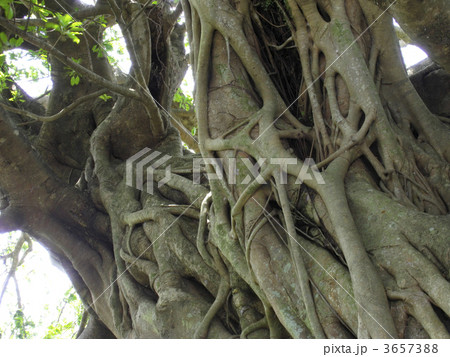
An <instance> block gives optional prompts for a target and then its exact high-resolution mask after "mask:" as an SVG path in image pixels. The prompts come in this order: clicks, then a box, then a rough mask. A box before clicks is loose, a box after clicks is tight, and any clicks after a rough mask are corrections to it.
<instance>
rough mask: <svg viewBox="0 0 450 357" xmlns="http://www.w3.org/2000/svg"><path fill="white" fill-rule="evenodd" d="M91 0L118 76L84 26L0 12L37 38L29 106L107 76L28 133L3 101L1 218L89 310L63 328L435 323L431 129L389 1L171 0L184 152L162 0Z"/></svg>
mask: <svg viewBox="0 0 450 357" xmlns="http://www.w3.org/2000/svg"><path fill="white" fill-rule="evenodd" d="M108 3H109V4H110V5H111V6H110V7H109V6H104V8H103V10H101V11H103V13H108V14H110V15H109V16H111V18H112V17H114V16H115V19H116V20H115V21H117V22H118V23H119V24H120V26H121V29H122V31H123V34H124V37H125V39H126V41H127V48H128V51H129V52H130V57H131V59H132V70H131V72H130V74H131V76H130V77H129V79H128V81H127V82H126V83H125V84H124V85H119V84H117V83H116V82H114V76H113V74H112V72H111V70H110V68H109V65H108V63H107V62H106V61H105V60H104V59H98V58H96V57H95V56H92V51H91V50H90V49H91V48H92V45H93V43H91V42H92V41H91V40H90V39H89V37H87V36H83V41H86V42H87V44H86V45H85V46H84V47H83V48H85V50H83V51H81V50H80V47H79V46H78V47H75V46H74V45H73V44H71V46H69V44H68V43H62V44H61V43H59V42H58V41H57V39H56V38H54V39H52V38H51V37H50V38H49V39H48V41H49V42H50V43H52V42H51V41H53V44H54V46H53V47H54V48H53V47H51V46H48V47H47V48H46V47H45V43H43V40H41V39H38V38H35V37H34V36H33V35H27V34H25V33H23V31H22V32H20V31H21V30H20V29H18V28H17V27H15V25H13V24H12V22H8V21H7V20H6V19H1V21H0V26H2V27H3V28H4V29H6V30H7V31H9V32H10V33H17V34H19V35H21V36H23V37H24V39H25V40H26V41H28V42H29V43H30V44H31V45H33V46H36V47H41V48H44V49H46V50H48V51H49V53H50V54H51V59H50V60H51V63H52V78H53V81H54V87H53V90H52V93H51V97H50V106H49V109H48V113H47V115H52V114H55V113H57V112H58V111H59V110H61V109H62V108H64V107H67V106H68V105H70V103H71V102H73V101H74V100H76V99H77V98H82V97H85V96H86V95H90V94H92V93H96V91H98V90H103V89H104V88H107V89H108V90H109V91H110V92H109V93H114V94H111V95H112V97H113V99H112V100H110V101H107V102H104V101H103V100H101V99H98V98H97V99H92V98H91V99H89V100H86V102H85V103H83V104H82V105H80V106H79V107H78V108H77V109H76V110H75V111H72V112H70V113H69V114H67V115H65V116H63V117H62V118H61V119H59V120H57V121H53V122H47V123H44V124H43V125H42V127H41V128H40V131H39V134H38V136H37V137H33V135H32V133H31V129H29V125H28V126H27V125H21V126H20V130H19V129H18V128H19V127H17V124H18V123H20V122H23V121H24V119H23V118H22V117H20V115H21V114H23V111H20V110H15V112H16V113H18V114H6V112H5V111H1V112H0V115H1V120H0V167H1V169H2V174H1V177H0V187H1V188H2V191H4V192H5V199H4V201H5V202H6V203H5V204H2V206H1V207H2V214H1V216H0V231H10V230H13V229H21V230H23V231H26V232H27V233H29V234H30V235H31V236H33V237H35V238H36V239H37V240H39V241H41V242H42V243H43V244H45V245H46V246H47V248H48V249H49V250H50V251H51V252H52V254H53V255H54V256H56V257H57V258H58V259H59V261H60V262H61V264H62V266H63V267H64V268H65V269H66V271H67V273H68V275H69V277H70V278H71V280H72V282H73V283H74V286H75V288H76V289H77V291H78V293H79V294H80V296H81V298H82V299H83V301H84V303H85V305H86V307H87V309H88V311H89V313H90V315H91V320H90V321H92V322H91V323H90V325H88V327H87V328H86V330H85V331H84V332H83V333H82V334H81V337H88V338H89V337H90V336H92V337H96V336H111V335H112V336H115V337H117V338H193V337H196V338H206V337H208V338H230V337H239V336H240V337H242V338H267V337H272V338H325V337H326V338H353V337H358V338H369V337H370V338H397V337H401V338H421V337H431V338H448V337H449V331H448V323H449V316H450V304H449V299H448V296H449V294H450V285H449V283H448V279H449V262H450V260H449V256H450V250H449V249H450V248H449V247H450V245H449V239H450V220H449V219H448V218H449V217H448V215H449V208H450V175H449V173H450V171H449V170H450V167H449V160H450V146H449V145H448V143H449V142H450V141H449V139H450V135H449V134H450V131H449V128H448V121H446V119H445V118H441V117H439V116H436V115H434V114H432V113H431V111H430V109H429V108H428V107H427V106H426V105H425V104H424V102H423V101H422V99H421V98H420V97H419V95H418V93H417V91H416V90H415V88H414V87H413V85H412V83H411V81H410V80H409V78H408V76H407V72H406V69H405V68H404V65H403V62H402V58H401V53H400V48H399V45H398V40H397V38H396V35H395V31H394V28H393V24H392V18H391V16H390V15H389V13H385V12H384V10H382V9H380V8H378V7H377V6H376V5H374V4H373V3H372V1H368V0H345V1H344V0H334V1H327V0H287V1H277V0H274V1H262V2H256V1H248V0H241V1H234V2H230V1H228V0H217V1H213V2H212V1H204V0H182V1H181V4H182V9H183V11H184V17H185V22H186V23H185V29H186V31H187V34H188V38H189V44H190V55H189V57H190V63H191V65H192V69H193V72H194V75H195V83H196V90H195V115H196V120H197V127H198V148H199V151H200V154H201V155H199V154H193V153H191V152H189V151H188V150H186V149H184V148H183V145H182V141H181V139H180V134H179V130H180V128H182V127H183V124H182V123H181V124H180V122H179V120H178V119H177V115H176V113H175V112H172V114H171V113H170V111H171V107H172V103H171V98H173V95H174V92H175V90H176V88H177V87H178V86H179V83H180V81H181V79H182V78H183V74H184V72H185V70H186V61H185V59H184V58H183V55H184V48H183V42H182V40H181V41H180V39H182V33H183V31H184V28H183V27H182V26H181V25H178V24H177V18H178V16H179V14H180V13H181V6H180V4H179V5H178V6H177V7H176V8H175V6H170V2H169V1H165V2H162V3H160V4H158V5H154V4H152V5H149V6H147V7H145V8H144V7H142V6H141V5H140V4H138V3H131V2H128V1H119V2H116V1H113V0H111V1H108ZM144 3H146V2H145V1H144V2H142V4H144ZM147 5H148V4H147ZM48 6H51V3H50V4H49V5H48ZM73 8H74V9H75V6H74V7H73ZM96 9H99V10H98V11H100V9H102V8H100V7H99V6H98V7H97V8H96ZM73 11H74V17H75V16H76V15H77V13H76V11H77V10H73ZM81 11H82V10H81ZM100 13H102V12H100ZM394 14H395V13H394ZM85 16H87V15H85ZM406 21H408V20H406ZM92 26H93V28H92V29H91V30H90V31H91V32H94V31H96V33H100V32H101V29H99V28H98V27H95V25H92ZM405 30H407V29H406V28H405ZM97 38H98V37H97ZM77 56H78V57H77ZM70 57H74V58H81V59H82V61H81V64H82V66H83V68H79V67H76V63H75V64H74V63H73V61H71V60H70ZM68 65H69V66H73V67H74V68H75V69H76V70H77V71H79V73H80V74H81V75H82V76H81V78H82V80H81V83H80V85H79V86H75V87H69V85H68V78H67V76H66V75H64V71H63V70H62V69H61V68H64V67H65V66H68ZM93 74H97V77H95V76H94V75H93ZM113 104H114V105H113ZM16 109H17V108H16ZM431 109H432V108H431ZM9 110H10V111H13V110H14V108H13V109H11V108H9ZM439 114H443V113H439ZM176 128H178V130H177V129H176ZM184 129H186V130H185V131H189V129H190V128H189V127H188V128H184ZM71 133H72V134H71ZM73 133H75V134H73ZM70 135H72V136H73V138H70ZM183 135H185V133H183ZM193 140H195V138H194V139H193ZM32 144H33V146H32ZM11 148H13V149H11ZM145 148H149V149H150V150H151V151H150V150H148V151H141V150H143V149H145ZM136 154H138V155H140V156H139V157H136V156H133V155H136ZM151 155H153V156H151ZM164 155H167V156H164ZM130 158H134V159H133V161H131V159H130ZM144 158H145V160H143V159H144ZM150 158H153V161H151V160H150ZM147 159H148V160H147ZM200 161H201V162H202V165H201V169H200V170H199V169H198V165H197V164H198V163H199V162H200ZM144 162H145V165H144ZM150 163H151V164H152V166H151V167H150V168H148V167H149V166H148V165H150ZM218 163H220V165H219V164H218ZM312 163H315V165H311V164H312ZM131 169H132V170H131ZM168 170H170V175H168V172H169V171H168ZM149 173H150V174H149ZM141 179H142V180H141ZM130 183H133V184H132V185H130ZM136 183H137V185H136ZM162 183H164V184H162Z"/></svg>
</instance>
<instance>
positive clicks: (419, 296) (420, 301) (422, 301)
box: [387, 289, 450, 338]
mask: <svg viewBox="0 0 450 357" xmlns="http://www.w3.org/2000/svg"><path fill="white" fill-rule="evenodd" d="M387 294H388V296H389V298H390V299H395V300H401V301H403V302H404V303H405V306H406V310H407V312H408V313H409V314H410V315H412V316H413V317H415V318H416V320H417V321H418V322H419V323H420V324H421V325H422V326H423V328H424V329H425V331H426V332H427V333H428V334H429V335H430V337H431V338H450V334H449V333H448V331H447V329H446V328H445V326H444V324H443V323H442V322H441V320H440V319H439V317H438V316H437V315H436V312H435V311H434V310H433V307H432V306H431V303H430V299H429V298H428V296H426V295H425V294H424V293H423V292H422V291H421V290H419V289H407V290H406V289H405V290H398V291H392V290H387Z"/></svg>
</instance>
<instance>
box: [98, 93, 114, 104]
mask: <svg viewBox="0 0 450 357" xmlns="http://www.w3.org/2000/svg"><path fill="white" fill-rule="evenodd" d="M99 98H100V99H103V100H104V101H105V102H107V101H108V100H110V99H112V97H111V96H110V95H108V94H102V95H101V96H99Z"/></svg>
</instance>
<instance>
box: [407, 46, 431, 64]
mask: <svg viewBox="0 0 450 357" xmlns="http://www.w3.org/2000/svg"><path fill="white" fill-rule="evenodd" d="M402 55H403V61H404V62H405V66H406V68H409V67H411V66H414V65H415V64H416V63H419V62H420V61H423V60H424V59H425V58H427V57H428V56H427V54H426V53H425V52H424V51H422V50H421V49H420V48H419V47H417V46H414V45H406V46H405V47H402Z"/></svg>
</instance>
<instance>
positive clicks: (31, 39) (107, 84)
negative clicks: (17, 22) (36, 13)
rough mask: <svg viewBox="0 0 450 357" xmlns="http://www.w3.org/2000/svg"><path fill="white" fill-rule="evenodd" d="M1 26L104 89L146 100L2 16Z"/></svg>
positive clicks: (134, 91) (0, 19) (0, 18)
mask: <svg viewBox="0 0 450 357" xmlns="http://www.w3.org/2000/svg"><path fill="white" fill-rule="evenodd" d="M0 26H2V27H3V28H5V29H6V30H8V31H11V32H12V33H15V34H16V35H19V36H20V37H22V38H23V39H24V40H25V41H27V42H28V43H30V44H32V45H34V46H37V47H39V48H42V49H43V50H45V51H47V52H48V53H50V54H52V55H53V56H55V58H57V59H58V60H59V61H60V62H61V63H63V64H65V65H66V66H69V67H71V68H73V69H74V70H75V71H76V72H77V73H78V74H80V75H82V76H84V77H86V78H88V79H90V80H91V81H92V82H94V83H96V84H98V85H100V86H102V87H104V88H107V89H109V90H111V91H113V92H115V93H118V94H121V95H123V96H125V97H129V98H133V99H136V100H139V101H143V99H144V98H142V96H141V95H140V94H139V93H138V92H137V91H136V90H134V89H131V88H125V87H123V86H120V85H118V84H116V83H114V82H111V81H108V80H107V79H105V78H103V77H102V76H99V75H98V74H96V73H94V72H92V71H90V70H89V69H87V68H86V67H84V66H82V65H80V64H78V63H76V62H75V61H73V60H72V59H70V58H69V57H67V56H66V55H65V54H64V53H62V52H61V51H59V50H57V49H56V48H54V47H53V46H51V45H50V44H48V43H47V42H45V41H43V40H41V39H39V38H37V37H36V36H33V35H30V34H29V33H27V32H25V31H23V30H21V29H19V28H18V27H17V26H14V25H13V24H11V23H10V22H9V21H8V20H7V19H6V18H4V17H2V16H0Z"/></svg>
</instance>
